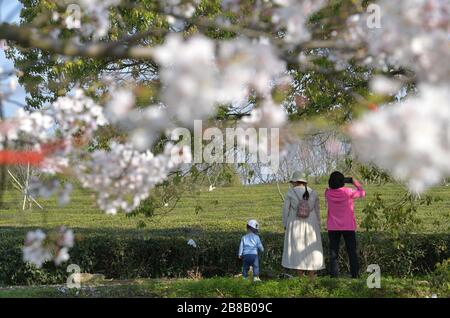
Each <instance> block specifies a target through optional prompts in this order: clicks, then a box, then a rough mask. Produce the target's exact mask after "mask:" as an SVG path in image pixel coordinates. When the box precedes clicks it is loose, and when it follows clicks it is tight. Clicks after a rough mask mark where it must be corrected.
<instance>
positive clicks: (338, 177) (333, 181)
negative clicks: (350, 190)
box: [328, 171, 345, 189]
mask: <svg viewBox="0 0 450 318" xmlns="http://www.w3.org/2000/svg"><path fill="white" fill-rule="evenodd" d="M344 179H345V177H344V175H343V174H342V173H340V172H339V171H334V172H333V173H332V174H330V179H328V186H329V187H330V189H339V188H342V187H343V186H344V185H345V182H344Z"/></svg>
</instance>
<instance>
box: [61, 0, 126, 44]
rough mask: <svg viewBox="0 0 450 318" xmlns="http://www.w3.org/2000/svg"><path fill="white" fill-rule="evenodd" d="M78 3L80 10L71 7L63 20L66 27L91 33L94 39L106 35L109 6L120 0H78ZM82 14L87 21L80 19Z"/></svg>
mask: <svg viewBox="0 0 450 318" xmlns="http://www.w3.org/2000/svg"><path fill="white" fill-rule="evenodd" d="M78 3H79V5H80V6H81V8H79V9H81V10H80V11H78V10H79V9H78V8H76V7H72V8H73V10H74V11H73V12H69V13H70V14H69V15H68V16H67V17H66V18H65V20H64V23H65V25H66V27H67V28H68V29H80V31H81V33H82V34H83V35H86V36H90V35H92V36H93V37H94V38H96V39H98V38H102V37H104V36H106V35H107V34H108V31H109V28H110V21H109V8H110V7H113V6H117V5H118V4H120V0H79V1H78ZM81 11H82V12H81ZM83 14H85V15H86V16H87V17H88V21H81V18H82V15H83Z"/></svg>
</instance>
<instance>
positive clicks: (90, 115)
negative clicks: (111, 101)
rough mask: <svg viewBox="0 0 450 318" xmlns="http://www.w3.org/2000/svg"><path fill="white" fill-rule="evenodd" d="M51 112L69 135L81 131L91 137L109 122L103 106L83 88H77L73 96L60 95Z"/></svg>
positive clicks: (62, 129) (64, 132)
mask: <svg viewBox="0 0 450 318" xmlns="http://www.w3.org/2000/svg"><path fill="white" fill-rule="evenodd" d="M50 112H51V115H52V116H53V117H54V119H55V120H56V122H57V123H58V127H59V129H60V130H61V131H62V132H63V134H64V136H67V137H70V136H72V135H74V134H79V133H82V134H83V136H84V137H91V136H92V134H93V133H94V131H95V130H97V129H98V127H100V126H103V125H106V124H107V123H108V122H107V120H106V118H105V116H104V114H103V108H102V107H101V106H99V105H97V104H96V103H95V102H94V101H93V100H92V99H91V98H89V97H87V96H86V95H85V94H84V93H83V90H81V89H76V90H75V94H74V95H73V96H64V97H59V98H58V99H57V100H56V101H55V102H54V103H53V104H52V106H51V108H50Z"/></svg>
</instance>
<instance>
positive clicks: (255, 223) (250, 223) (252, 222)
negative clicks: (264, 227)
mask: <svg viewBox="0 0 450 318" xmlns="http://www.w3.org/2000/svg"><path fill="white" fill-rule="evenodd" d="M247 225H248V226H250V227H251V228H254V229H255V230H259V224H258V221H256V220H250V221H248V222H247Z"/></svg>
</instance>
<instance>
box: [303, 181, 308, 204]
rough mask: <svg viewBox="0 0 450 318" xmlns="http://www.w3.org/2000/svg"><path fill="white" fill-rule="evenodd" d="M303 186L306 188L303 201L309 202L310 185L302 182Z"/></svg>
mask: <svg viewBox="0 0 450 318" xmlns="http://www.w3.org/2000/svg"><path fill="white" fill-rule="evenodd" d="M302 184H303V185H304V186H305V193H303V200H309V192H308V185H307V184H306V182H302Z"/></svg>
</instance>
